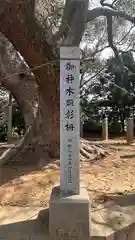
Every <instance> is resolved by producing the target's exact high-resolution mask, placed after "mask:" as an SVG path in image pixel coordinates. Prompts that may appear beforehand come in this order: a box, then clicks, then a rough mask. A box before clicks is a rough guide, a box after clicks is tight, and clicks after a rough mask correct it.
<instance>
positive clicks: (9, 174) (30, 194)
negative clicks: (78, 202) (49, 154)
mask: <svg viewBox="0 0 135 240" xmlns="http://www.w3.org/2000/svg"><path fill="white" fill-rule="evenodd" d="M107 144H108V148H109V155H108V156H107V157H105V158H103V159H97V160H96V159H95V160H92V161H91V160H87V161H82V162H81V177H82V178H83V180H84V181H85V183H86V186H87V189H88V191H89V194H90V198H91V201H92V206H93V207H95V205H97V204H99V203H103V202H106V201H108V200H110V199H111V197H112V196H113V195H117V194H118V195H123V194H128V193H131V192H134V191H135V143H133V144H132V145H130V146H128V145H127V144H126V141H124V140H123V139H115V140H110V141H109V142H108V143H107ZM110 146H111V148H110ZM58 181H59V164H58V161H56V162H54V163H52V164H49V165H48V166H46V167H45V168H44V169H43V170H42V171H41V170H37V169H34V167H28V166H21V167H19V166H14V165H13V166H6V167H2V168H0V206H3V205H8V206H45V207H47V205H48V202H49V198H50V193H51V189H52V187H53V185H54V184H55V183H57V182H58Z"/></svg>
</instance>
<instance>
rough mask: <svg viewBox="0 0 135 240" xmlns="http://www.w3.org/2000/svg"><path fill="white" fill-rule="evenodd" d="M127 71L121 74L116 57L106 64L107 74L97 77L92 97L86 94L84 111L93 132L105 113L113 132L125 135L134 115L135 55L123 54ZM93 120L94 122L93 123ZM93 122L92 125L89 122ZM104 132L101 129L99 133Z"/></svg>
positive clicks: (83, 103) (110, 129) (123, 62)
mask: <svg viewBox="0 0 135 240" xmlns="http://www.w3.org/2000/svg"><path fill="white" fill-rule="evenodd" d="M120 57H121V61H122V64H123V66H124V72H123V73H122V72H121V69H120V66H119V65H118V64H117V63H116V60H115V58H110V59H109V60H107V62H106V66H107V67H106V69H105V71H104V74H102V75H101V76H100V77H99V76H97V77H96V79H95V82H94V83H93V85H91V86H92V88H91V91H90V93H91V94H92V100H88V99H89V97H90V96H89V95H87V94H86V95H85V97H84V99H83V100H82V106H83V107H82V109H83V116H84V119H86V120H87V124H86V125H90V127H89V129H88V127H87V129H88V130H89V131H90V132H92V131H93V129H94V127H93V125H92V122H95V123H96V126H97V129H98V124H99V122H100V119H101V118H102V114H103V113H104V112H105V113H106V115H107V116H108V118H109V131H110V133H115V132H117V133H120V132H124V122H125V119H126V118H127V117H128V116H130V115H131V114H133V112H132V110H133V109H134V108H135V61H134V58H133V55H132V54H131V53H124V54H121V55H120ZM91 121H92V122H91ZM88 122H89V123H88ZM99 131H100V130H99Z"/></svg>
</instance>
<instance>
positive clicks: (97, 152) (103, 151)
mask: <svg viewBox="0 0 135 240" xmlns="http://www.w3.org/2000/svg"><path fill="white" fill-rule="evenodd" d="M110 151H112V147H111V146H110V145H109V144H108V143H106V142H93V141H88V140H84V139H81V148H80V160H81V161H85V160H92V159H102V158H104V157H106V156H107V155H108V154H110Z"/></svg>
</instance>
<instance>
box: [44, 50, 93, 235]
mask: <svg viewBox="0 0 135 240" xmlns="http://www.w3.org/2000/svg"><path fill="white" fill-rule="evenodd" d="M79 76H80V49H79V48H78V47H61V49H60V186H56V187H54V188H53V190H52V194H51V199H50V206H49V232H50V238H51V239H52V240H62V239H63V240H64V239H66V240H72V239H76V240H82V239H83V240H88V239H89V196H88V193H87V190H86V188H85V186H84V185H82V184H80V166H79V154H80V103H79V98H80V94H79V93H80V83H79V82H80V81H79V80H80V79H79Z"/></svg>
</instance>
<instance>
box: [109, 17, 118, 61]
mask: <svg viewBox="0 0 135 240" xmlns="http://www.w3.org/2000/svg"><path fill="white" fill-rule="evenodd" d="M107 33H108V43H109V46H110V47H111V48H112V50H113V51H114V54H115V57H116V59H117V61H118V62H120V61H121V60H120V57H119V53H118V50H117V47H116V46H115V45H114V44H113V29H112V16H107Z"/></svg>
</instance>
